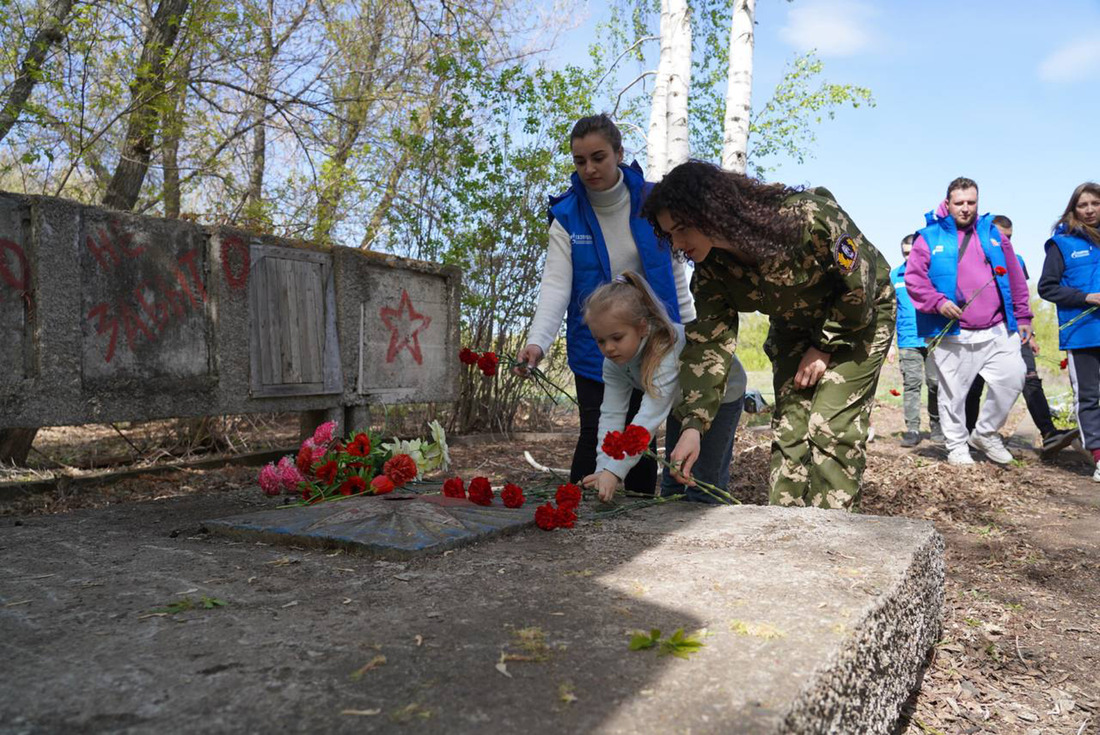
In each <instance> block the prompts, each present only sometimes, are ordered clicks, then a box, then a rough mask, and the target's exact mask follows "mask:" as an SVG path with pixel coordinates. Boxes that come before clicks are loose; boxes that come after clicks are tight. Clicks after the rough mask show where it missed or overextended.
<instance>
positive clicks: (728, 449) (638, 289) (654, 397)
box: [582, 271, 745, 503]
mask: <svg viewBox="0 0 1100 735" xmlns="http://www.w3.org/2000/svg"><path fill="white" fill-rule="evenodd" d="M584 321H585V324H586V325H587V326H588V329H589V331H590V332H592V336H593V337H594V338H595V340H596V344H597V346H598V347H599V349H600V352H601V353H602V354H603V356H604V361H603V381H604V394H603V403H602V404H601V406H600V424H599V429H598V431H597V434H596V438H597V440H596V445H597V447H598V451H597V453H596V471H595V472H594V473H593V474H591V475H588V476H587V477H585V478H584V479H583V480H582V483H583V484H584V485H585V486H586V487H594V488H596V490H597V491H598V492H599V497H600V500H601V501H603V502H605V503H606V502H610V501H611V498H612V497H613V496H614V494H615V491H616V490H617V489H618V488H619V485H620V484H621V482H622V478H624V477H626V473H627V472H629V471H630V469H631V468H632V467H633V466H634V465H635V464H636V463H637V462H638V460H639V459H640V458H641V455H637V456H634V457H629V456H628V457H625V458H623V459H614V458H613V457H610V456H608V455H607V454H605V453H604V452H603V449H602V448H599V447H600V445H601V444H602V442H603V439H604V437H606V436H607V433H608V432H610V431H622V430H623V428H624V425H625V423H626V414H627V410H628V406H629V402H630V395H631V393H632V392H633V391H634V390H642V391H644V396H643V397H642V403H641V406H640V407H639V409H638V412H637V413H636V414H635V415H634V418H633V421H632V422H631V423H633V424H636V425H638V426H642V427H645V429H646V430H647V431H649V433H650V435H651V436H656V434H657V429H658V428H659V427H660V425H661V422H663V421H664V420H665V418H666V417H668V416H669V411H671V410H672V408H673V406H675V405H676V404H677V403H679V401H680V380H679V374H680V360H679V358H680V351H681V350H683V348H684V341H685V340H684V328H683V326H681V325H679V324H675V323H674V322H673V321H672V320H671V319H669V317H668V313H667V312H666V311H665V308H664V306H663V305H662V304H661V302H660V301H659V300H658V298H657V297H656V295H655V294H654V293H653V290H652V289H651V288H650V287H649V285H648V284H647V283H646V282H645V280H644V279H643V278H642V277H641V276H639V275H638V274H636V273H634V272H632V271H625V272H623V273H622V274H621V275H618V276H616V277H615V279H614V280H613V281H612V282H611V283H608V284H605V285H603V286H600V287H599V288H598V289H596V290H595V291H593V292H592V294H591V295H590V296H589V297H588V299H587V301H585V306H584ZM744 395H745V371H744V368H742V367H741V363H740V362H738V361H737V358H736V357H734V361H733V364H732V365H731V367H730V376H729V380H728V381H727V390H726V394H725V396H724V397H723V400H722V407H721V409H720V410H719V415H718V417H717V418H716V419H715V421H714V424H713V425H712V428H711V430H710V431H708V432H707V433H706V434H705V435H704V442H703V446H702V447H701V449H700V454H699V460H698V461H697V462H696V464H695V467H694V475H695V476H696V477H698V478H699V479H700V480H703V481H705V482H710V483H713V484H715V485H717V486H718V487H721V488H724V487H726V485H727V484H728V482H729V465H730V457H731V455H732V453H733V435H734V432H735V430H736V428H737V421H738V419H740V417H741V406H742V402H743V398H744ZM679 433H680V426H679V422H678V421H675V419H673V418H669V425H668V431H667V432H666V437H665V440H666V444H667V446H668V447H673V446H675V445H676V441H677V439H678V438H679ZM667 455H668V451H667V450H666V459H667ZM685 492H686V495H687V497H688V499H689V500H696V501H700V502H715V501H714V500H713V499H711V498H710V496H708V495H707V494H706V493H704V492H702V491H700V490H698V489H696V488H694V487H688V488H686V489H685V488H684V487H683V486H682V485H679V484H678V483H676V482H674V481H673V480H672V478H671V477H670V476H669V473H668V470H667V469H666V470H665V471H664V473H663V475H662V480H661V494H662V495H672V494H676V493H685Z"/></svg>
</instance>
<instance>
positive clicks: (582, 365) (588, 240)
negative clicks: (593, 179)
mask: <svg viewBox="0 0 1100 735" xmlns="http://www.w3.org/2000/svg"><path fill="white" fill-rule="evenodd" d="M619 169H620V170H621V171H622V172H623V183H625V184H626V187H627V189H628V190H629V191H630V231H631V233H633V235H634V243H635V245H637V247H638V255H639V256H640V257H641V260H642V270H643V273H642V274H641V275H643V276H644V277H645V279H646V282H647V283H649V285H650V287H651V288H652V289H653V292H654V293H656V294H657V297H658V298H660V299H661V302H662V303H663V304H664V305H665V308H666V309H668V314H669V316H670V317H672V320H673V321H675V322H676V323H679V322H680V302H679V299H678V298H677V295H676V280H675V278H674V277H673V275H672V257H671V253H670V251H669V248H668V246H666V245H662V244H661V243H660V242H659V241H658V240H657V236H656V235H655V234H654V232H653V227H652V226H651V225H650V224H649V221H648V220H645V219H643V218H642V217H641V216H640V212H641V208H642V202H643V201H644V199H645V197H646V195H647V194H648V193H649V190H650V188H652V186H653V185H652V184H649V183H647V182H646V180H645V178H644V177H643V176H642V169H641V167H639V166H638V164H637V163H636V162H635V163H633V164H631V165H630V166H623V165H620V166H619ZM572 182H573V186H572V187H571V188H570V189H569V191H567V192H565V193H564V194H562V195H560V196H556V197H550V213H549V214H550V222H551V223H552V222H553V221H554V220H557V221H558V222H560V223H561V226H562V227H563V228H564V229H565V231H566V232H567V233H569V243H570V246H571V247H570V251H571V252H572V254H573V290H572V292H571V294H570V298H569V311H568V312H567V313H566V316H565V345H566V353H567V355H568V357H569V369H570V370H572V371H573V372H574V373H576V374H577V375H581V376H583V377H585V378H589V379H591V380H596V381H599V382H601V383H602V382H603V355H602V354H601V353H600V349H599V347H597V346H596V340H595V339H594V338H593V337H592V333H591V332H590V331H588V327H587V326H586V325H585V323H584V300H585V299H587V298H588V295H589V294H590V293H592V292H593V291H595V290H596V289H597V288H599V287H600V286H602V285H603V284H605V283H610V281H611V277H612V273H611V261H610V259H609V257H608V255H607V244H606V243H605V242H604V239H603V233H602V232H601V231H600V223H599V221H598V220H597V219H596V213H595V211H593V209H592V205H591V204H590V203H589V201H588V194H587V193H586V191H585V188H584V184H582V183H581V180H580V177H579V176H577V174H575V173H574V174H573V177H572Z"/></svg>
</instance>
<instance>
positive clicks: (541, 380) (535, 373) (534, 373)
mask: <svg viewBox="0 0 1100 735" xmlns="http://www.w3.org/2000/svg"><path fill="white" fill-rule="evenodd" d="M512 367H514V368H517V367H523V368H526V369H527V372H528V374H530V376H531V377H532V378H534V379H535V385H537V386H538V387H539V388H542V390H543V392H544V393H546V395H547V396H549V397H550V398H551V399H554V398H556V397H557V396H555V395H554V394H553V393H551V392H550V389H549V388H547V386H550V388H553V389H554V390H556V391H557V392H558V393H560V394H562V395H563V396H565V397H566V398H568V399H569V400H570V401H572V402H573V405H574V406H580V404H579V403H577V399H576V398H574V397H573V396H571V395H569V394H568V393H567V392H566V391H565V390H564V389H563V388H561V387H560V386H559V385H557V384H556V383H555V382H554V381H552V380H550V377H549V376H548V375H547V374H546V373H545V372H544V371H543V370H542V369H540V368H537V367H535V366H534V365H528V364H527V362H526V361H525V360H516V361H515V362H513V363H512Z"/></svg>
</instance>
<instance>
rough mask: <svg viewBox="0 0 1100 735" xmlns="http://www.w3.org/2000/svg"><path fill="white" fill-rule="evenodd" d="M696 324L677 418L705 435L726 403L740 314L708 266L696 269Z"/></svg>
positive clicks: (684, 362)
mask: <svg viewBox="0 0 1100 735" xmlns="http://www.w3.org/2000/svg"><path fill="white" fill-rule="evenodd" d="M692 293H693V294H694V296H695V309H696V314H697V316H696V318H695V321H693V322H691V323H690V324H687V325H685V327H684V332H685V336H686V337H687V344H686V345H685V347H684V351H683V353H681V355H680V390H681V391H682V392H683V401H682V403H680V405H679V406H677V407H676V410H675V415H676V418H678V419H679V420H680V422H681V425H682V427H683V428H684V429H698V430H699V433H701V434H705V433H706V431H707V429H708V428H710V424H711V422H712V421H714V417H715V416H716V415H717V414H718V409H719V407H720V406H721V403H722V396H723V395H724V394H725V391H726V378H727V375H728V374H729V370H730V363H731V362H732V360H733V353H734V350H735V349H736V348H737V323H738V317H737V310H736V309H735V308H734V306H733V305H732V304H731V303H730V302H729V301H728V300H727V299H726V298H725V297H724V296H723V295H722V289H721V280H720V278H718V277H717V276H716V275H715V273H714V272H713V270H712V269H711V268H709V267H708V266H706V265H703V264H700V265H699V266H697V267H696V272H695V282H694V283H693V284H692Z"/></svg>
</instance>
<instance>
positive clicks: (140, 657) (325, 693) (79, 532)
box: [0, 490, 943, 735]
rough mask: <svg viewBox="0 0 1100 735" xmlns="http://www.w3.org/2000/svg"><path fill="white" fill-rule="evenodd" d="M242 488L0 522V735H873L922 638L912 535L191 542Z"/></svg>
mask: <svg viewBox="0 0 1100 735" xmlns="http://www.w3.org/2000/svg"><path fill="white" fill-rule="evenodd" d="M254 493H255V490H250V491H248V492H246V491H244V490H240V491H230V492H227V493H226V494H225V495H218V496H213V495H205V496H192V497H188V498H180V499H177V500H170V501H164V502H156V503H146V504H140V505H119V506H112V507H110V508H106V509H103V510H97V511H86V512H81V513H76V514H72V515H68V516H66V515H61V516H41V517H33V518H28V519H26V522H25V524H24V525H20V526H14V525H11V524H8V525H5V526H0V549H3V551H4V553H3V554H2V555H0V559H3V562H2V564H0V566H2V572H3V573H2V574H0V660H2V661H4V667H5V668H4V673H5V675H4V676H3V677H0V722H2V723H5V725H6V726H8V727H9V729H10V730H11V731H12V732H28V733H38V732H43V733H45V732H85V731H117V732H123V731H124V732H128V733H161V732H168V731H171V732H176V731H196V732H218V733H252V732H311V733H312V732H337V733H343V732H348V733H351V732H355V733H360V732H379V733H383V732H410V733H447V734H448V735H450V734H452V733H471V734H474V733H476V734H478V735H480V734H482V733H516V732H521V733H526V734H527V735H541V734H543V733H546V734H547V735H549V734H551V733H553V734H557V733H601V734H607V735H612V734H614V735H624V734H626V735H632V734H638V735H643V734H645V735H648V734H651V733H662V734H663V733H692V734H693V735H702V734H706V733H744V734H750V733H751V734H752V735H773V734H775V735H778V734H783V735H814V734H816V733H852V734H853V735H855V734H858V735H887V734H888V733H890V732H892V730H893V727H894V724H895V722H896V720H897V717H898V713H899V711H900V708H901V706H902V703H903V702H904V701H905V700H906V698H907V697H908V695H909V693H910V692H911V691H912V689H913V688H914V687H915V686H916V685H917V682H918V676H919V671H920V668H921V665H922V663H923V662H924V661H925V660H926V657H927V654H928V652H929V650H930V647H931V646H932V644H933V643H934V641H935V640H936V639H937V637H938V635H939V631H940V626H941V620H940V615H941V609H942V602H943V541H942V539H941V538H940V536H939V534H937V533H936V531H935V530H934V528H933V526H932V524H931V523H928V522H925V521H915V520H907V519H903V518H879V517H869V516H858V515H849V514H845V513H842V512H839V511H822V510H817V509H788V508H772V507H738V508H725V507H722V508H701V507H694V506H691V505H688V504H682V503H675V504H669V505H665V506H659V507H653V508H649V509H646V510H644V511H637V512H634V513H630V514H626V515H622V516H617V517H613V518H608V519H605V520H600V521H587V522H582V523H579V524H578V525H577V527H576V528H574V529H569V530H565V531H561V530H559V531H554V532H552V533H546V532H543V531H539V530H537V529H531V530H528V531H524V532H521V533H518V534H515V535H512V536H509V537H507V538H497V539H495V540H491V541H487V542H484V543H479V544H476V545H469V546H464V547H462V548H459V549H456V550H454V551H451V552H450V553H442V554H432V555H427V556H421V557H418V558H416V559H413V560H409V561H406V562H399V561H393V560H379V559H377V558H374V557H372V556H370V555H366V554H340V555H337V556H333V555H332V553H331V552H329V551H320V550H311V549H308V548H306V549H302V548H298V549H294V548H288V547H286V546H282V545H279V546H270V545H267V544H264V543H242V542H241V541H242V538H223V537H220V536H216V535H209V534H203V533H201V532H199V531H198V529H199V527H200V526H201V524H202V519H204V518H209V517H211V516H217V515H218V514H219V513H221V514H222V515H228V514H229V512H232V510H233V509H234V508H236V509H237V510H238V511H239V510H241V509H244V508H247V507H248V506H249V505H252V506H253V507H254V506H255V505H256V503H257V500H258V499H257V498H256V497H255V495H254ZM333 505H334V506H335V505H339V503H335V504H333ZM424 505H426V504H424ZM154 520H155V521H157V522H156V523H154V522H153V521H154ZM181 597H182V598H189V599H190V600H192V603H193V605H192V607H190V608H187V609H183V610H177V611H176V612H172V611H171V609H166V606H167V605H168V604H169V603H171V602H173V601H175V600H179V599H180V598H181ZM202 598H207V599H211V600H217V601H219V602H220V603H222V604H221V605H215V604H213V603H211V605H210V607H204V606H203V605H202V604H200V602H199V601H200V600H201V599H202ZM654 628H656V629H659V630H660V631H661V639H662V640H667V639H668V638H669V637H670V636H671V635H672V634H673V633H674V632H675V631H676V630H677V629H681V628H682V629H684V631H685V632H688V633H691V632H693V631H696V630H700V629H705V630H706V633H703V634H702V635H701V636H700V639H701V640H702V642H703V644H704V645H703V646H702V647H701V648H700V649H699V650H698V652H696V653H694V654H692V655H691V656H690V657H689V658H688V659H686V660H683V659H679V658H676V657H674V656H670V655H665V656H662V655H660V653H661V651H660V647H659V646H658V647H656V648H653V649H649V650H640V651H632V650H630V648H629V645H628V644H629V641H630V639H631V635H632V634H633V633H634V632H635V631H639V630H641V631H647V632H648V631H650V630H651V629H654Z"/></svg>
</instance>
